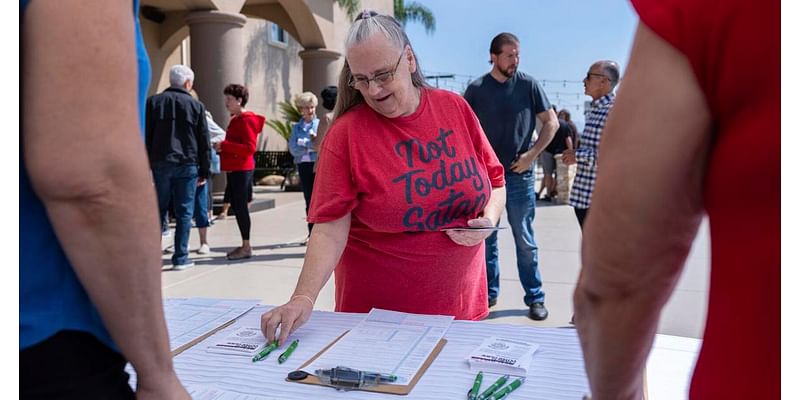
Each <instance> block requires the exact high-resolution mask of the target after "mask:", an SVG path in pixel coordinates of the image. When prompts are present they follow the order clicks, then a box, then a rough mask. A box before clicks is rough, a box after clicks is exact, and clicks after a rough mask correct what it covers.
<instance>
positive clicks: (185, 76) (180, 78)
mask: <svg viewBox="0 0 800 400" xmlns="http://www.w3.org/2000/svg"><path fill="white" fill-rule="evenodd" d="M186 81H192V82H194V72H193V71H192V69H191V68H189V67H187V66H185V65H181V64H178V65H173V66H172V68H170V69H169V85H170V86H176V87H180V86H183V84H184V83H186Z"/></svg>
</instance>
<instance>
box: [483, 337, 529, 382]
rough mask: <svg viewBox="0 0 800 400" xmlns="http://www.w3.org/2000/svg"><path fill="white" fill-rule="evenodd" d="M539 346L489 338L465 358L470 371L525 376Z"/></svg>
mask: <svg viewBox="0 0 800 400" xmlns="http://www.w3.org/2000/svg"><path fill="white" fill-rule="evenodd" d="M538 348H539V345H536V344H532V343H525V342H521V341H519V340H512V339H504V338H499V337H496V336H491V337H489V338H487V339H486V340H484V341H483V343H481V345H480V347H478V348H477V349H475V350H474V351H473V352H472V353H470V355H469V356H468V357H467V361H468V362H469V368H470V370H471V371H483V372H486V373H495V374H503V375H514V376H527V375H528V367H529V366H530V365H531V361H532V360H533V353H535V352H536V349H538Z"/></svg>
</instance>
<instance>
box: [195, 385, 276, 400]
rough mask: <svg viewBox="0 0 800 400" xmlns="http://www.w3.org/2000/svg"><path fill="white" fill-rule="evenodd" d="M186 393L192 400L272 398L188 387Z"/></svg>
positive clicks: (262, 399) (265, 399) (259, 399)
mask: <svg viewBox="0 0 800 400" xmlns="http://www.w3.org/2000/svg"><path fill="white" fill-rule="evenodd" d="M186 391H187V392H189V395H190V396H192V400H269V399H272V397H265V396H254V395H251V394H244V393H235V392H228V391H225V390H220V389H215V388H210V387H204V386H188V387H186Z"/></svg>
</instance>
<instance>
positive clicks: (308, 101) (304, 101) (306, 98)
mask: <svg viewBox="0 0 800 400" xmlns="http://www.w3.org/2000/svg"><path fill="white" fill-rule="evenodd" d="M294 105H295V106H297V107H316V106H317V96H315V95H314V93H311V92H303V93H301V94H299V95H297V96H295V98H294Z"/></svg>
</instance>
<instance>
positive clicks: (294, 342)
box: [278, 339, 300, 364]
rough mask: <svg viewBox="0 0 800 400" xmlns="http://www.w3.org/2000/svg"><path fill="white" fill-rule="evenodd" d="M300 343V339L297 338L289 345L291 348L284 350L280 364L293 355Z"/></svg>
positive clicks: (279, 358) (279, 360)
mask: <svg viewBox="0 0 800 400" xmlns="http://www.w3.org/2000/svg"><path fill="white" fill-rule="evenodd" d="M298 343H300V339H295V340H294V341H293V342H292V344H290V345H289V348H288V349H286V351H284V352H283V354H281V356H280V357H278V364H283V363H284V361H286V360H288V359H289V356H290V355H292V352H293V351H294V349H296V348H297V344H298Z"/></svg>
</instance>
